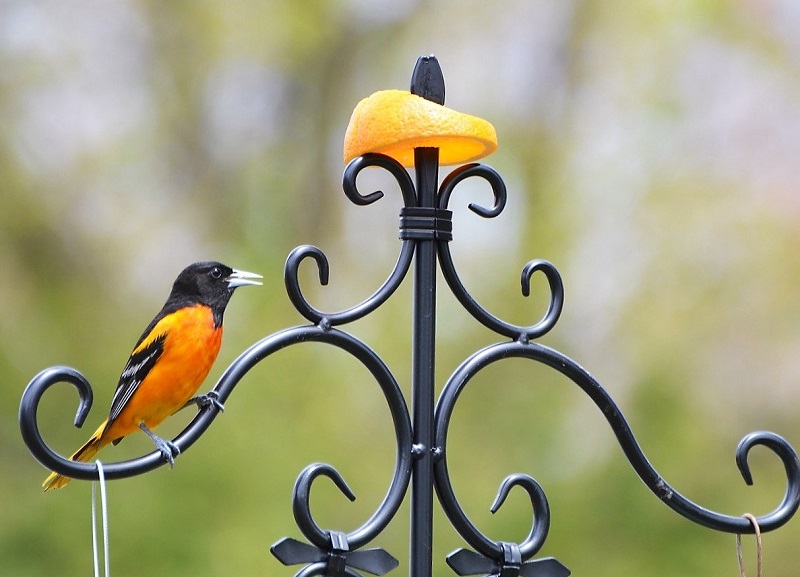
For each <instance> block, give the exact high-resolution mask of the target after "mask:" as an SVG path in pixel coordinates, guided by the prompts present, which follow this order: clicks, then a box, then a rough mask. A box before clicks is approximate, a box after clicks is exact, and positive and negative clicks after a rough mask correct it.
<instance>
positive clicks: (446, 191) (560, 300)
mask: <svg viewBox="0 0 800 577" xmlns="http://www.w3.org/2000/svg"><path fill="white" fill-rule="evenodd" d="M473 176H478V177H481V178H483V179H485V180H486V181H487V182H489V184H490V185H491V187H492V192H493V194H494V205H493V206H492V207H491V208H485V207H482V206H479V205H476V204H474V203H473V204H470V205H469V208H470V209H471V210H472V211H473V212H475V213H476V214H478V215H480V216H482V217H484V218H494V217H495V216H497V215H499V214H500V213H501V212H502V210H503V208H505V205H506V198H507V193H506V185H505V183H504V182H503V179H502V178H501V177H500V175H499V174H498V173H497V172H496V171H495V170H494V169H493V168H490V167H488V166H485V165H482V164H467V165H465V166H462V167H459V168H457V169H456V170H454V171H453V172H451V173H450V174H449V175H448V176H447V178H445V179H444V181H443V182H442V185H441V187H440V189H439V200H438V206H439V208H440V209H442V210H446V209H447V207H448V205H449V202H450V196H451V195H452V193H453V190H454V189H455V187H456V186H457V185H458V184H459V183H460V182H462V181H463V180H464V179H466V178H469V177H473ZM438 253H439V263H440V264H441V267H442V275H443V276H444V278H445V280H446V281H447V284H448V286H449V287H450V290H451V291H452V292H453V294H454V295H455V297H456V298H457V299H458V300H459V302H460V303H461V305H462V306H463V307H464V308H465V309H466V310H467V312H469V313H470V314H471V315H472V316H473V317H474V318H475V319H476V320H477V321H479V322H480V323H481V324H483V325H484V326H486V327H487V328H489V329H490V330H492V331H494V332H496V333H498V334H501V335H504V336H507V337H509V338H512V339H521V340H523V341H527V340H531V339H536V338H539V337H541V336H543V335H545V334H546V333H548V332H549V331H550V329H552V328H553V326H555V324H556V322H557V321H558V318H559V317H560V315H561V311H562V309H563V307H564V284H563V282H562V281H561V274H560V273H559V272H558V269H556V267H555V266H554V265H553V264H552V263H550V262H548V261H546V260H541V259H539V260H532V261H530V262H529V263H527V264H526V265H525V266H524V267H523V269H522V276H521V283H522V295H523V296H525V297H527V296H529V295H530V286H531V277H532V276H533V274H534V273H536V272H543V273H544V274H545V276H546V277H547V281H548V284H549V286H550V302H549V304H548V307H547V312H546V313H545V314H544V316H543V317H542V318H541V320H539V322H537V323H535V324H533V325H530V326H520V325H515V324H512V323H509V322H506V321H504V320H501V319H499V318H498V317H496V316H494V315H493V314H491V313H490V312H489V311H487V310H486V309H485V308H483V307H482V306H481V305H480V304H479V303H478V302H477V301H476V300H475V299H474V298H473V297H472V295H471V294H469V291H468V290H467V289H466V287H464V284H463V283H462V282H461V279H460V278H459V276H458V271H457V270H456V266H455V263H454V262H453V256H452V254H451V252H450V245H449V243H446V242H440V243H438Z"/></svg>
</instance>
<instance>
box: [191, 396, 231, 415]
mask: <svg viewBox="0 0 800 577" xmlns="http://www.w3.org/2000/svg"><path fill="white" fill-rule="evenodd" d="M189 405H197V408H199V409H201V410H202V409H205V408H206V407H215V408H216V409H217V410H218V411H219V412H220V413H224V412H225V405H223V404H222V402H221V401H220V400H219V393H218V392H217V391H208V392H207V393H206V394H205V395H197V396H196V397H192V398H191V399H189V400H188V401H186V404H185V405H183V406H182V407H181V409H185V408H186V407H188V406H189Z"/></svg>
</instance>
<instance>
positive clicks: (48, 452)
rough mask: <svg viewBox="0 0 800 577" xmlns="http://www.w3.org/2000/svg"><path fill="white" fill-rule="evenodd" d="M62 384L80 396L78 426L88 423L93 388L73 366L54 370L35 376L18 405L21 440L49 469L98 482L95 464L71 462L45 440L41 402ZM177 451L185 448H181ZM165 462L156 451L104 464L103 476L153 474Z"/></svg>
mask: <svg viewBox="0 0 800 577" xmlns="http://www.w3.org/2000/svg"><path fill="white" fill-rule="evenodd" d="M60 382H67V383H70V384H72V385H73V386H74V387H75V388H76V389H77V390H78V394H79V395H80V404H79V407H78V411H77V414H76V416H75V426H76V427H81V426H82V425H83V423H84V422H85V421H86V417H87V416H88V414H89V409H90V408H91V406H92V400H93V393H92V388H91V385H89V382H88V381H87V380H86V377H84V376H83V375H82V374H81V373H80V372H78V371H77V370H75V369H72V368H70V367H51V368H49V369H45V370H44V371H42V372H41V373H39V374H38V375H36V376H35V377H34V378H33V379H32V380H31V382H30V383H29V384H28V386H27V387H26V388H25V392H24V393H23V394H22V399H21V401H20V406H19V424H20V432H21V433H22V438H23V440H24V441H25V444H26V445H27V446H28V449H29V450H30V452H31V454H32V455H33V456H34V457H35V458H36V460H37V461H39V462H40V463H41V464H42V465H44V466H45V467H47V468H48V469H50V470H52V471H55V472H56V473H59V474H61V475H64V476H67V477H71V478H73V479H84V480H95V479H97V478H98V471H97V466H96V465H95V464H94V463H81V462H77V461H71V460H69V459H68V458H66V457H64V456H62V455H60V454H59V453H57V452H56V451H54V450H53V449H51V448H50V447H49V446H48V445H47V443H45V442H44V439H43V438H42V434H41V432H40V429H39V422H38V410H39V402H40V400H41V398H42V395H44V393H45V391H47V390H48V389H49V388H50V387H51V386H53V385H54V384H56V383H60ZM176 444H177V443H176ZM178 448H179V449H183V447H181V446H180V445H179V446H178ZM165 462H166V461H165V460H164V459H163V456H162V454H161V452H160V451H153V452H152V453H150V454H148V455H145V456H143V457H139V458H138V459H132V460H129V461H124V462H121V463H111V464H107V465H104V466H103V473H104V475H105V477H106V478H107V479H122V478H125V477H132V476H134V475H140V474H142V473H146V472H148V471H152V470H153V469H156V468H158V467H160V466H161V465H163V464H164V463H165Z"/></svg>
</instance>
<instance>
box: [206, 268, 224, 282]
mask: <svg viewBox="0 0 800 577" xmlns="http://www.w3.org/2000/svg"><path fill="white" fill-rule="evenodd" d="M208 274H210V275H211V278H214V279H218V278H222V271H221V270H220V269H219V267H216V266H215V267H214V268H212V269H211V272H210V273H208Z"/></svg>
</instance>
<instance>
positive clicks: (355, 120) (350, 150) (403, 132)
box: [344, 90, 497, 166]
mask: <svg viewBox="0 0 800 577" xmlns="http://www.w3.org/2000/svg"><path fill="white" fill-rule="evenodd" d="M422 147H431V148H438V149H439V164H442V165H447V164H464V163H467V162H473V161H475V160H478V159H479V158H483V157H484V156H488V155H490V154H491V153H493V152H494V151H495V150H497V133H496V132H495V130H494V126H492V125H491V123H489V122H487V121H486V120H483V119H482V118H478V117H477V116H471V115H469V114H464V113H463V112H458V111H456V110H453V109H452V108H447V107H446V106H442V105H440V104H437V103H435V102H432V101H430V100H426V99H424V98H422V97H421V96H417V95H415V94H411V93H410V92H407V91H405V90H381V91H380V92H376V93H374V94H373V95H371V96H369V97H367V98H365V99H363V100H362V101H361V102H359V103H358V105H356V108H355V110H353V115H352V116H351V117H350V124H348V126H347V131H346V133H345V137H344V161H345V163H348V162H350V161H351V160H353V159H354V158H357V157H359V156H362V155H364V154H366V153H368V152H377V153H379V154H385V155H386V156H390V157H391V158H393V159H395V160H396V161H397V162H399V163H400V164H402V165H403V166H413V165H414V149H415V148H422Z"/></svg>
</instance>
